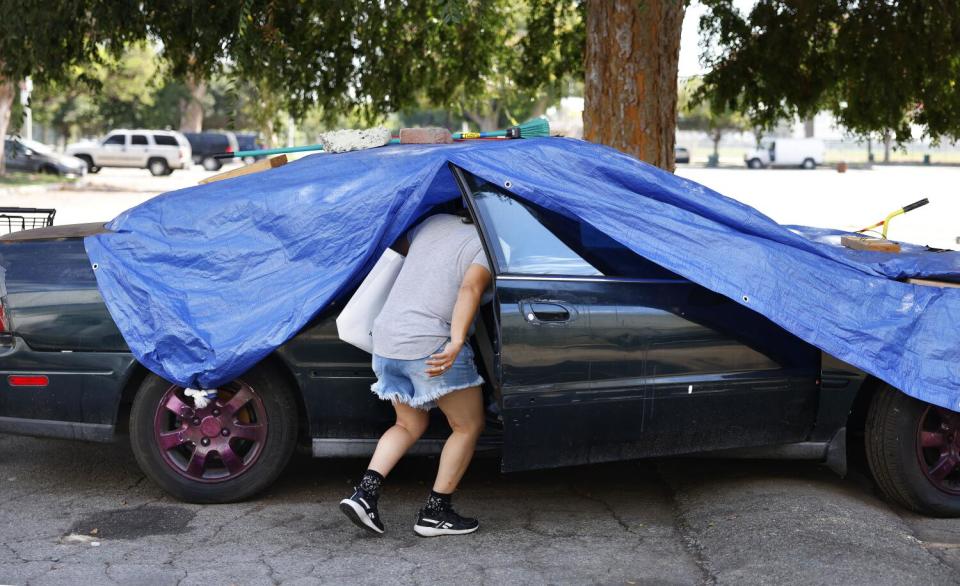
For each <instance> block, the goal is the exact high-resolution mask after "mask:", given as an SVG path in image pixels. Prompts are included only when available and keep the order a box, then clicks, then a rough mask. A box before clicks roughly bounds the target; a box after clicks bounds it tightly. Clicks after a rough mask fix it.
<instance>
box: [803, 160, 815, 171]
mask: <svg viewBox="0 0 960 586" xmlns="http://www.w3.org/2000/svg"><path fill="white" fill-rule="evenodd" d="M801 167H803V168H804V169H816V168H817V162H816V161H814V160H813V159H804V160H803V164H802V165H801Z"/></svg>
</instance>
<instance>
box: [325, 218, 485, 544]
mask: <svg viewBox="0 0 960 586" xmlns="http://www.w3.org/2000/svg"><path fill="white" fill-rule="evenodd" d="M398 248H400V249H401V250H400V251H401V252H403V253H406V260H405V261H404V263H403V268H402V269H401V270H400V274H399V275H398V276H397V280H396V282H395V283H394V285H393V289H392V290H391V291H390V295H389V296H388V297H387V301H386V303H385V304H384V306H383V309H382V310H381V312H380V315H378V316H377V319H376V320H375V321H374V327H373V371H374V373H375V374H376V375H377V382H376V383H374V384H373V386H372V387H371V390H372V391H373V392H374V393H375V394H376V395H377V396H378V397H380V398H381V399H384V400H388V401H391V402H392V403H393V407H394V409H395V410H396V412H397V422H396V423H395V424H394V425H393V427H391V428H390V429H388V430H387V431H386V433H384V434H383V436H382V437H381V438H380V441H379V443H378V444H377V449H376V451H375V452H374V454H373V458H372V459H371V460H370V465H369V466H368V468H367V471H366V472H364V473H363V478H361V480H360V483H359V485H358V486H357V487H356V490H355V492H354V493H353V496H351V497H350V498H346V499H343V500H342V501H340V509H341V510H342V511H343V512H344V514H346V515H347V517H349V518H350V520H351V521H353V522H354V523H355V524H357V525H358V526H359V527H361V528H363V529H366V530H368V531H371V532H373V533H378V534H380V533H383V532H384V526H383V522H382V521H381V520H380V513H379V511H378V510H377V501H378V500H379V498H380V488H381V485H382V484H383V481H384V479H385V478H386V477H387V475H388V474H390V470H392V469H393V467H394V466H395V465H396V463H397V462H398V461H399V460H400V458H401V457H403V455H404V454H405V453H406V452H407V450H408V449H410V446H412V445H413V444H414V443H415V442H416V441H417V439H419V438H420V436H421V435H422V434H423V432H424V431H426V429H427V423H428V422H429V418H428V412H429V410H430V409H431V408H432V407H434V406H436V407H439V408H440V410H441V411H442V412H443V414H444V415H445V416H446V417H447V422H448V423H449V424H450V428H451V430H452V433H451V434H450V437H449V438H447V441H446V443H445V444H444V446H443V452H442V453H441V455H440V466H439V469H438V470H437V478H436V480H435V481H434V484H433V490H432V491H431V492H430V496H429V497H428V498H427V502H426V504H425V505H424V507H423V508H422V509H421V510H420V513H419V515H418V516H417V521H416V524H415V525H414V526H413V530H414V532H416V533H417V535H421V536H423V537H434V536H438V535H462V534H466V533H473V532H474V531H476V530H477V528H478V527H479V526H480V524H479V522H478V521H477V520H476V519H469V518H466V517H461V516H460V515H458V514H457V513H456V512H455V511H454V510H453V506H452V505H451V502H450V499H451V497H452V495H453V492H454V491H455V490H456V488H457V484H458V483H459V482H460V479H461V478H462V477H463V474H464V472H466V470H467V466H468V465H469V464H470V459H471V458H472V457H473V451H474V448H475V447H476V444H477V438H478V437H479V436H480V432H481V431H483V425H484V414H483V398H482V395H481V392H480V385H481V384H483V379H482V378H481V377H480V375H479V374H478V373H477V369H476V366H475V365H474V362H473V350H472V349H471V348H470V344H469V342H468V341H467V336H468V334H469V330H470V326H471V325H472V324H473V319H474V316H475V315H476V313H477V308H478V307H479V305H480V299H481V296H482V295H483V292H484V291H485V290H486V289H487V286H488V285H489V284H490V265H489V264H488V262H487V257H486V255H485V254H484V251H483V247H482V245H481V244H480V237H479V235H478V234H477V230H476V228H475V227H474V226H473V225H472V224H471V223H470V221H469V218H467V217H463V218H461V217H458V216H454V215H450V214H438V215H435V216H431V217H429V218H427V219H426V220H424V221H423V222H421V223H420V224H419V225H417V226H415V227H414V228H412V229H410V230H409V231H408V232H407V236H406V239H405V241H404V242H402V243H401V245H400V246H399V247H398ZM404 248H407V250H403V249H404Z"/></svg>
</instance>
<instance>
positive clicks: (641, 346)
mask: <svg viewBox="0 0 960 586" xmlns="http://www.w3.org/2000/svg"><path fill="white" fill-rule="evenodd" d="M453 172H454V175H455V176H456V178H457V181H458V183H459V185H460V188H461V190H462V191H463V195H464V198H465V199H466V201H467V205H468V206H469V207H470V209H471V212H472V213H473V215H474V217H475V218H476V219H477V221H478V225H479V227H480V231H481V235H482V238H483V241H484V246H485V247H486V249H487V252H488V254H489V255H490V259H491V261H492V262H491V266H492V267H493V268H494V272H495V280H494V283H495V303H494V311H495V312H496V315H497V320H496V321H497V322H498V327H499V339H498V340H495V341H494V343H495V348H496V353H495V361H496V365H495V371H497V372H498V373H499V377H500V381H499V383H500V385H499V388H500V397H499V400H500V408H501V416H502V418H503V424H504V438H503V461H502V468H503V470H504V471H513V470H524V469H533V468H545V467H554V466H566V465H574V464H584V463H590V462H602V461H611V460H624V459H631V458H639V457H646V456H658V455H667V454H679V453H687V452H697V451H704V450H713V449H722V448H733V447H745V446H758V445H768V444H778V443H789V442H795V441H801V440H803V439H805V437H806V436H807V435H808V433H809V432H810V430H811V429H812V427H813V422H814V418H815V414H816V410H817V401H818V383H817V379H818V376H819V368H820V352H819V351H818V350H817V349H815V348H813V347H812V346H809V345H808V344H806V343H804V342H803V341H801V340H799V339H797V338H796V337H794V336H792V335H790V334H789V333H787V332H786V331H784V330H783V329H781V328H780V327H778V326H776V325H775V324H773V323H772V322H770V321H769V320H767V319H766V318H765V317H763V316H761V315H760V314H758V313H756V312H754V311H752V310H750V309H748V308H745V307H743V306H741V305H739V304H737V303H735V302H733V301H731V300H729V299H727V298H725V297H723V296H721V295H719V294H716V293H713V292H711V291H709V290H707V289H705V288H703V287H701V286H699V285H696V284H695V283H692V282H690V281H688V280H686V279H683V278H681V277H679V276H677V275H675V274H673V273H671V272H669V271H667V270H665V269H663V268H662V267H659V266H657V265H654V264H653V263H650V262H649V261H646V260H645V259H643V258H642V257H640V256H638V255H636V254H635V253H633V252H632V251H631V250H629V249H627V248H626V247H624V246H622V245H620V244H619V243H618V242H616V241H615V240H614V239H612V238H610V237H609V236H607V235H605V234H603V233H601V232H599V231H598V230H596V229H594V228H593V227H592V226H589V225H587V224H584V223H582V222H579V221H577V220H576V219H575V218H568V217H565V216H562V215H560V214H557V213H556V212H551V211H548V210H544V209H542V208H537V207H535V206H533V205H531V204H529V203H528V202H524V201H522V200H520V199H519V198H517V197H515V196H514V195H513V194H511V193H510V192H508V191H507V190H506V189H504V188H502V187H500V186H497V185H492V184H490V183H486V182H484V181H483V180H481V179H479V178H477V177H474V176H472V175H470V174H468V173H466V172H464V171H463V170H461V169H459V168H456V167H454V168H453ZM494 337H496V336H494Z"/></svg>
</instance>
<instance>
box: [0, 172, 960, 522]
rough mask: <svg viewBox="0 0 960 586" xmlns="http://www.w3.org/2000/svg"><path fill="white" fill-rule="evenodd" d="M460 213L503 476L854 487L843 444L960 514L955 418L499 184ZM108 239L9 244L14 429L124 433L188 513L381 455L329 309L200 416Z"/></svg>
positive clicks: (439, 428) (364, 359)
mask: <svg viewBox="0 0 960 586" xmlns="http://www.w3.org/2000/svg"><path fill="white" fill-rule="evenodd" d="M465 183H469V181H465ZM459 205H461V206H466V207H467V208H468V210H469V211H470V213H471V214H472V215H473V217H474V219H475V220H476V225H477V226H478V229H479V230H480V235H481V238H482V239H483V241H484V245H485V248H486V249H487V253H488V255H489V256H490V259H491V261H492V262H491V266H492V267H494V272H495V295H494V299H493V300H492V302H491V303H489V304H487V305H485V306H483V307H482V308H481V319H480V320H479V321H478V327H477V330H476V335H475V338H474V340H473V341H472V342H473V344H474V347H475V348H476V349H477V361H478V368H479V371H480V372H481V373H482V374H483V376H484V379H485V380H486V381H487V382H486V384H485V385H484V394H485V398H486V403H487V428H486V431H485V433H484V436H483V438H482V440H481V443H480V449H481V450H487V451H490V452H492V453H499V456H500V458H501V461H502V468H503V470H504V471H514V470H527V469H535V468H545V467H555V466H568V465H577V464H587V463H594V462H605V461H612V460H625V459H634V458H646V457H656V456H669V455H676V454H694V453H710V454H712V455H724V456H741V457H742V456H750V457H776V458H788V459H803V460H816V461H820V462H824V463H826V464H827V465H828V466H830V467H831V468H832V469H834V470H836V471H837V472H838V473H840V474H843V473H844V472H845V470H846V462H847V457H848V453H850V452H852V451H854V450H864V449H865V450H866V456H867V460H868V461H869V464H870V468H871V470H872V472H873V475H874V477H875V478H876V480H877V483H878V485H879V487H880V489H881V490H882V491H883V493H884V494H885V495H886V496H887V497H888V498H890V499H891V500H893V501H896V502H898V503H900V504H902V505H904V506H906V507H908V508H911V509H913V510H916V511H920V512H924V513H928V514H934V515H949V516H952V515H958V514H960V468H958V464H960V456H958V454H960V415H958V414H956V413H953V412H951V411H947V410H944V409H940V408H938V407H933V406H931V405H928V404H925V403H923V402H921V401H918V400H915V399H912V398H910V397H908V396H906V395H905V394H903V393H901V392H899V391H897V390H896V389H894V388H892V387H890V386H888V385H886V384H884V383H882V382H881V381H879V380H877V379H874V378H872V377H870V376H867V375H865V374H864V373H862V372H861V371H859V370H857V369H855V368H853V367H850V366H848V365H846V364H843V363H841V362H839V361H837V360H835V359H832V358H831V357H829V356H825V355H823V353H822V352H820V351H819V350H817V349H816V348H814V347H813V346H810V345H809V344H807V343H805V342H803V341H801V340H800V339H798V338H796V337H795V336H793V335H792V334H790V333H788V332H786V331H785V330H783V329H782V328H780V327H779V326H777V325H775V324H774V323H772V322H771V321H769V320H768V319H766V318H765V317H763V316H761V315H760V314H758V313H755V312H754V311H752V310H751V309H749V308H746V307H745V306H743V305H741V304H738V303H736V302H734V301H732V300H730V299H727V298H725V297H723V296H722V295H719V294H717V293H714V292H711V291H709V290H707V289H705V288H704V287H701V286H699V285H697V284H694V283H692V282H690V281H688V280H686V279H683V278H681V277H679V276H677V275H675V274H673V273H671V272H669V271H667V270H665V269H663V268H662V267H659V266H657V265H654V264H652V263H650V262H649V261H646V260H644V259H641V258H638V257H637V256H636V255H635V254H634V253H633V252H632V251H630V250H629V249H626V248H625V247H623V246H622V245H620V244H618V243H617V242H616V241H614V240H612V239H610V238H609V237H606V236H604V235H603V234H601V233H599V232H598V233H597V234H592V235H591V238H592V239H593V240H592V246H591V250H592V251H594V252H590V253H587V252H585V251H583V250H578V249H577V246H576V245H575V244H574V245H570V243H569V242H565V241H561V240H560V239H559V238H558V237H557V236H556V235H555V234H554V232H552V228H553V226H552V225H551V219H550V217H549V214H547V213H546V212H545V211H544V210H540V209H537V208H534V207H532V206H530V205H528V204H524V203H521V202H520V201H518V200H515V199H512V198H511V197H510V196H509V194H507V193H505V192H504V193H500V194H492V193H490V192H483V193H480V192H475V191H474V190H473V189H470V188H469V186H468V187H467V188H466V189H465V195H464V199H463V201H462V202H460V204H459ZM103 230H104V228H103V226H102V224H87V225H76V226H63V227H51V228H44V229H39V230H30V231H25V232H19V233H15V234H10V235H7V236H4V237H2V238H0V265H2V267H3V268H4V270H5V271H6V275H5V280H4V286H5V288H4V290H3V291H2V293H3V297H2V316H0V317H2V330H3V331H2V333H0V431H3V432H8V433H22V434H30V435H38V436H50V437H61V438H69V439H74V440H92V441H114V440H116V439H118V438H121V437H123V435H124V433H125V432H128V433H129V441H130V443H131V445H132V447H133V451H134V453H135V455H136V457H137V460H138V462H139V463H140V465H141V466H142V468H143V471H144V473H145V474H147V475H148V476H149V477H150V478H151V479H152V480H153V481H154V482H156V483H157V484H158V485H160V486H161V487H163V488H164V489H165V490H167V491H168V492H170V493H171V494H173V495H174V496H176V497H177V498H180V499H183V500H188V501H192V502H226V501H232V500H237V499H243V498H247V497H250V496H252V495H254V494H255V493H257V492H258V491H259V490H262V489H263V488H265V487H266V486H268V485H269V484H270V483H271V482H273V481H274V479H275V478H276V477H277V476H278V475H279V474H280V472H281V471H282V470H283V468H284V466H285V465H286V463H287V461H288V460H289V458H290V456H291V454H292V453H293V451H294V450H295V449H296V448H297V447H298V446H299V447H301V448H303V449H305V450H309V451H310V452H312V454H313V455H314V456H317V457H339V456H362V455H367V454H369V453H371V451H372V449H373V447H374V446H375V444H376V441H377V439H378V438H379V437H380V434H381V433H382V432H383V430H384V429H385V428H387V427H389V426H390V425H391V424H392V415H393V413H392V409H391V408H390V406H389V405H388V404H386V403H384V402H382V401H379V400H377V399H376V397H375V396H374V395H373V394H372V393H370V391H369V386H370V383H371V382H373V373H372V371H371V368H370V356H369V355H368V354H366V353H364V352H362V351H360V350H358V349H356V348H354V347H352V346H349V345H347V344H346V343H344V342H342V341H340V340H339V338H338V337H337V332H336V327H335V324H334V320H335V318H336V316H337V313H338V306H337V305H336V304H335V305H333V306H331V307H329V308H328V309H326V310H325V311H324V312H323V313H321V314H320V315H318V316H316V317H315V318H314V319H313V321H312V322H311V323H309V324H308V325H307V326H306V327H304V328H303V329H302V330H301V331H300V333H299V334H298V335H297V336H295V337H294V338H293V339H291V340H289V341H288V342H287V343H286V344H284V345H283V346H281V347H280V348H278V349H277V350H276V351H275V352H274V353H273V354H271V355H270V356H269V357H267V358H266V359H265V360H263V361H262V362H261V363H260V364H258V365H257V366H256V367H254V368H253V369H251V370H250V371H249V372H247V373H245V374H244V375H242V376H240V377H239V378H237V379H236V380H234V381H233V382H231V383H230V384H228V385H225V386H223V387H220V388H219V389H218V394H217V398H216V400H214V401H213V402H212V403H211V405H209V406H207V407H204V408H197V407H196V406H195V405H194V403H193V402H192V400H191V399H189V398H188V397H186V396H185V395H184V389H182V388H180V387H177V386H175V385H171V384H170V383H167V382H166V381H164V380H162V379H161V378H159V377H158V376H156V375H154V374H152V373H150V372H149V371H147V370H146V369H145V368H144V367H143V366H141V365H140V364H139V363H138V362H137V361H136V360H135V359H134V358H133V356H132V355H131V354H130V352H129V351H128V349H127V346H126V344H125V343H124V340H123V337H122V336H121V334H120V332H119V331H118V330H117V327H116V326H115V324H114V322H113V320H112V319H111V317H110V314H109V313H108V312H107V309H106V307H105V306H104V303H103V300H102V298H101V296H100V293H99V291H98V289H97V284H96V281H95V279H94V273H93V270H92V268H91V266H90V261H89V259H88V258H87V255H86V252H85V250H84V245H83V237H84V236H86V235H89V234H93V233H97V232H100V231H103ZM603 238H606V240H605V241H603V242H601V243H600V244H602V246H600V245H599V244H598V242H599V241H598V240H597V239H603ZM506 247H509V249H510V251H511V254H509V255H505V254H503V252H504V249H505V248H506ZM598 249H602V250H604V251H605V252H604V253H603V254H602V255H598V254H596V253H595V251H596V250H598ZM624 267H631V268H630V269H629V271H627V270H626V269H625V268H624ZM254 302H257V303H262V302H266V301H265V300H254ZM448 433H449V430H448V429H447V428H446V423H445V422H444V421H443V420H442V418H439V417H437V418H435V419H434V420H432V425H431V428H430V430H429V431H428V433H427V434H426V435H425V436H424V439H422V440H421V441H420V442H418V444H417V445H416V446H415V448H414V450H415V451H419V452H421V453H435V452H437V451H438V450H439V448H440V446H441V445H442V442H443V439H444V438H445V436H446V435H447V434H448Z"/></svg>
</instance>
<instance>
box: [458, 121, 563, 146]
mask: <svg viewBox="0 0 960 586" xmlns="http://www.w3.org/2000/svg"><path fill="white" fill-rule="evenodd" d="M538 136H550V123H549V122H548V121H547V117H546V116H538V117H536V118H533V119H531V120H527V121H526V122H524V123H523V124H519V125H517V126H511V127H510V128H507V129H506V130H494V131H492V132H457V133H454V135H453V140H470V139H475V138H536V137H538Z"/></svg>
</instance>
